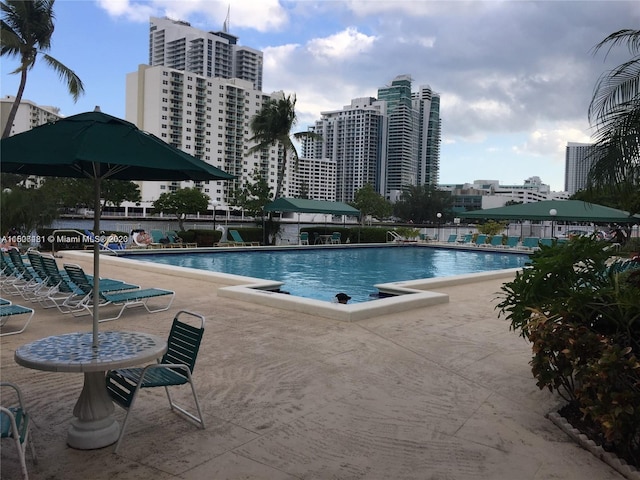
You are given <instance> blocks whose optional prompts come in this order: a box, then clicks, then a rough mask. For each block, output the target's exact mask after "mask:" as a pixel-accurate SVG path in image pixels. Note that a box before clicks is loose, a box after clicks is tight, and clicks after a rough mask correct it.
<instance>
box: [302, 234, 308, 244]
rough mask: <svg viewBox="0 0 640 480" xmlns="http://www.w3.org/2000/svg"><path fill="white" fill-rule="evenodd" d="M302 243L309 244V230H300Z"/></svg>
mask: <svg viewBox="0 0 640 480" xmlns="http://www.w3.org/2000/svg"><path fill="white" fill-rule="evenodd" d="M300 245H309V232H300Z"/></svg>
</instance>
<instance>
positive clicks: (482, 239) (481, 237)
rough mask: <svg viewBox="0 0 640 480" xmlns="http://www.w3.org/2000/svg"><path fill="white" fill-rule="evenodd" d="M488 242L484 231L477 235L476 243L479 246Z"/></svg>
mask: <svg viewBox="0 0 640 480" xmlns="http://www.w3.org/2000/svg"><path fill="white" fill-rule="evenodd" d="M486 243H487V235H485V234H484V233H481V234H480V235H478V236H477V237H476V241H475V245H476V246H478V247H481V246H482V245H485V244H486Z"/></svg>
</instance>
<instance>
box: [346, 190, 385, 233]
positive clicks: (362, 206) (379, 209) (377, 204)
mask: <svg viewBox="0 0 640 480" xmlns="http://www.w3.org/2000/svg"><path fill="white" fill-rule="evenodd" d="M351 205H352V206H353V207H355V208H357V209H358V210H360V213H361V215H360V218H361V219H362V222H363V224H364V221H365V217H367V216H369V215H371V216H372V217H373V218H376V219H378V220H382V219H383V218H385V217H388V216H389V215H391V212H392V211H393V207H392V206H391V204H390V203H389V201H388V200H387V199H386V198H384V197H383V196H382V195H380V194H379V193H378V192H376V191H375V190H374V188H373V186H372V185H371V184H369V183H367V184H366V185H364V186H363V187H362V188H360V189H358V190H356V193H355V195H354V201H353V202H352V203H351Z"/></svg>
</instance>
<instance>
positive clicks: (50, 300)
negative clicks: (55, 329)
mask: <svg viewBox="0 0 640 480" xmlns="http://www.w3.org/2000/svg"><path fill="white" fill-rule="evenodd" d="M40 261H41V262H42V265H43V267H44V269H45V272H46V274H47V284H48V285H49V287H50V288H49V290H48V291H46V292H44V293H43V294H42V295H41V296H40V298H39V302H40V304H41V305H42V307H43V308H52V307H56V308H57V309H58V310H59V311H60V312H61V313H70V312H74V311H76V310H79V311H82V310H83V308H84V307H83V306H82V305H83V302H87V301H89V297H90V293H91V290H89V291H87V290H86V289H83V288H80V287H79V286H78V285H76V284H75V283H74V282H73V280H72V279H71V277H70V276H69V274H68V273H67V271H66V270H64V269H63V270H60V269H59V267H58V263H57V262H56V259H55V258H54V257H53V256H51V255H46V254H40ZM87 278H88V280H89V281H90V282H91V284H92V285H93V277H91V276H87ZM136 288H140V287H139V286H138V285H134V284H132V283H127V282H123V281H121V280H115V279H111V278H101V279H100V291H102V292H117V291H121V290H132V289H136Z"/></svg>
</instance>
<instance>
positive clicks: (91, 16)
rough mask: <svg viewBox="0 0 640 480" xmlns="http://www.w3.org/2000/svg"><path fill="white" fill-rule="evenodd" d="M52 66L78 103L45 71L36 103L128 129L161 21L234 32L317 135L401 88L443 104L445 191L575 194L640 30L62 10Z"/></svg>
mask: <svg viewBox="0 0 640 480" xmlns="http://www.w3.org/2000/svg"><path fill="white" fill-rule="evenodd" d="M54 12H55V16H56V20H55V32H54V35H53V39H52V45H51V49H50V50H49V52H48V53H49V54H50V55H51V56H53V57H54V58H56V59H57V60H59V61H60V62H62V63H63V64H65V65H66V66H68V67H69V68H71V69H72V70H74V71H75V72H76V73H77V74H78V76H79V77H80V78H81V79H82V81H83V83H84V85H85V90H86V92H85V94H84V95H83V96H82V97H81V98H80V99H79V100H78V102H76V103H74V102H73V99H72V97H71V96H70V95H69V94H68V91H67V90H66V86H65V85H64V84H63V83H62V81H61V80H59V79H58V77H57V74H56V73H55V72H54V71H53V70H51V69H50V68H49V67H47V66H46V65H45V64H44V62H42V61H41V60H40V61H38V62H37V63H36V66H35V67H34V68H33V69H32V70H31V71H30V72H29V77H28V80H27V87H26V90H25V93H24V96H23V98H24V99H28V100H31V101H33V102H35V103H36V104H39V105H51V106H55V107H59V108H60V111H61V114H63V115H65V116H68V115H73V114H76V113H81V112H86V111H90V110H93V109H94V107H95V106H96V105H99V106H100V108H101V110H102V111H103V112H105V113H108V114H111V115H114V116H117V117H121V118H124V117H125V97H126V93H125V78H126V75H127V73H130V72H134V71H136V70H137V68H138V65H139V64H145V63H147V62H148V49H149V46H148V42H149V17H150V16H159V17H163V16H168V17H170V18H173V19H179V20H184V21H188V22H190V23H191V25H192V26H193V27H196V28H200V29H203V30H208V31H221V30H222V28H223V24H224V22H225V19H226V17H227V14H228V15H229V32H230V33H232V34H234V35H236V36H238V37H239V44H241V45H245V46H248V47H251V48H255V49H258V50H261V51H262V52H263V53H264V77H263V91H264V92H266V93H271V92H275V91H280V90H282V91H284V92H285V93H286V94H291V95H295V96H296V99H297V103H296V112H297V116H298V123H297V125H296V127H295V131H302V130H306V129H307V127H308V126H310V125H312V124H313V123H314V122H315V121H316V120H318V119H320V117H321V112H326V111H332V110H340V109H342V108H343V107H344V106H345V105H349V104H350V103H351V99H353V98H358V97H368V96H372V97H376V96H377V92H378V88H380V87H384V86H386V85H390V84H391V81H392V80H393V79H394V78H395V77H396V76H398V75H405V74H408V75H410V76H411V77H412V79H413V91H417V90H418V88H419V87H420V86H422V85H429V86H430V87H431V88H432V90H433V91H434V92H437V93H439V94H440V96H441V112H440V114H441V119H442V144H441V157H440V179H439V181H440V183H443V184H450V183H458V184H459V183H472V182H473V181H475V180H499V181H500V183H501V184H503V185H513V184H515V185H522V184H523V183H524V180H525V179H528V178H529V177H532V176H538V177H540V178H541V179H542V181H543V182H544V183H546V184H548V185H550V186H551V189H552V190H553V191H562V190H563V189H564V158H565V149H566V145H567V143H568V142H589V141H590V140H591V135H592V133H593V130H592V128H590V125H589V121H588V115H587V114H588V108H589V103H590V101H591V98H592V95H593V92H594V88H595V86H596V84H597V82H598V80H599V78H601V76H602V75H603V74H605V73H606V72H607V71H609V70H611V69H612V68H615V67H616V66H618V65H620V64H622V63H623V62H625V61H626V60H629V59H630V58H631V55H630V53H629V51H628V50H627V49H626V46H621V47H617V48H615V49H612V50H610V51H609V50H608V49H602V50H600V51H599V52H595V51H594V47H595V46H596V45H597V44H598V43H599V42H601V41H602V40H603V39H604V38H606V37H607V36H608V35H610V34H611V33H613V32H616V31H618V30H622V29H638V28H640V2H638V1H637V0H633V1H616V0H607V1H575V0H574V1H552V0H547V1H521V0H503V1H497V0H492V1H480V0H473V1H463V0H449V1H423V0H409V1H403V0H364V1H361V0H335V1H333V0H323V1H312V0H292V1H289V0H227V1H224V2H218V1H212V0H147V1H135V0H97V1H94V0H57V1H56V3H55V5H54ZM17 66H18V63H17V60H16V59H12V58H8V57H3V58H2V62H1V65H0V93H1V95H2V96H3V97H4V96H6V95H15V94H16V92H17V90H18V82H19V77H18V75H15V74H11V72H12V71H13V70H14V69H15V68H16V67H17Z"/></svg>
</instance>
